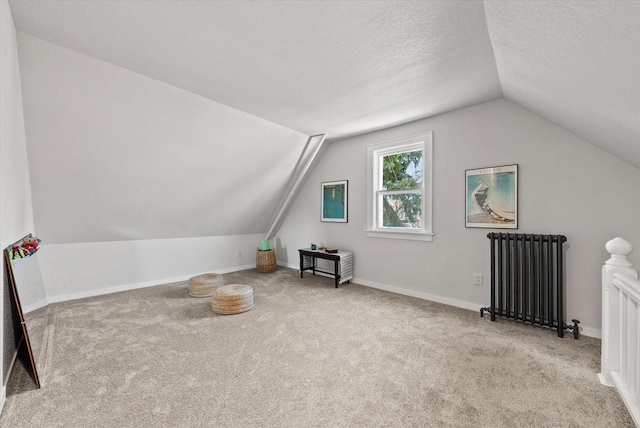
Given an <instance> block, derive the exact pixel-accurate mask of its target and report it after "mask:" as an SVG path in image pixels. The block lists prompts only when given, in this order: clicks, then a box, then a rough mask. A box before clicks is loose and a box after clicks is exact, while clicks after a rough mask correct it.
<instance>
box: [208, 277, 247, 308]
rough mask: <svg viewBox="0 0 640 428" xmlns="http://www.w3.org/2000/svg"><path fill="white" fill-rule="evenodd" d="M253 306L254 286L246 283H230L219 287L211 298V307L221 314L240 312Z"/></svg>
mask: <svg viewBox="0 0 640 428" xmlns="http://www.w3.org/2000/svg"><path fill="white" fill-rule="evenodd" d="M253 306H254V297H253V288H251V286H249V285H245V284H229V285H225V286H222V287H220V288H217V289H216V290H215V291H214V292H213V298H212V299H211V309H212V310H213V312H215V313H216V314H220V315H233V314H239V313H241V312H246V311H248V310H250V309H252V308H253Z"/></svg>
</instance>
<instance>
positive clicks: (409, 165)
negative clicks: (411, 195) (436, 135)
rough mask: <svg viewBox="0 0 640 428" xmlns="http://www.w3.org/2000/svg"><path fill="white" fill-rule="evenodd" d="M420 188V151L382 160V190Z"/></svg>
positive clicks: (390, 156) (384, 157) (399, 154)
mask: <svg viewBox="0 0 640 428" xmlns="http://www.w3.org/2000/svg"><path fill="white" fill-rule="evenodd" d="M421 186H422V150H415V151H412V152H404V153H396V154H393V155H387V156H383V158H382V189H383V190H397V189H417V188H420V187H421Z"/></svg>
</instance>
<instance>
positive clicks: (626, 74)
mask: <svg viewBox="0 0 640 428" xmlns="http://www.w3.org/2000/svg"><path fill="white" fill-rule="evenodd" d="M485 9H486V15H487V23H488V28H489V34H490V36H491V41H492V43H493V49H494V52H495V57H496V63H497V65H498V73H499V75H500V83H501V85H502V90H503V92H504V96H505V97H506V98H509V99H511V100H513V101H515V102H517V103H519V104H521V105H523V106H525V107H527V108H529V109H531V110H533V111H535V112H536V113H538V114H540V115H541V116H544V117H546V118H547V119H550V120H551V121H553V122H555V123H557V124H559V125H561V126H562V127H564V128H565V129H568V130H569V131H571V132H573V133H574V134H576V135H578V136H580V137H582V138H583V139H585V140H586V141H589V142H592V143H593V144H596V145H598V146H600V147H601V148H602V149H604V150H605V151H608V152H609V153H611V154H613V155H615V156H617V157H619V158H621V159H623V160H626V161H627V162H629V163H630V164H632V165H634V166H636V167H638V168H640V2H638V1H616V2H611V1H608V2H600V1H545V2H509V1H486V2H485Z"/></svg>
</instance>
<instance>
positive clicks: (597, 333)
mask: <svg viewBox="0 0 640 428" xmlns="http://www.w3.org/2000/svg"><path fill="white" fill-rule="evenodd" d="M278 265H279V266H284V267H288V268H291V269H295V270H298V271H299V270H300V266H299V265H297V264H291V263H284V262H278ZM316 275H322V276H328V277H330V278H332V276H331V275H323V274H322V273H316ZM351 282H354V283H356V284H360V285H364V286H367V287H371V288H377V289H379V290H384V291H390V292H392V293H396V294H402V295H404V296H411V297H416V298H418V299H423V300H429V301H431V302H436V303H442V304H445V305H449V306H455V307H457V308H462V309H469V310H471V311H477V312H478V313H479V312H480V308H482V307H486V306H487V305H480V304H477V303H472V302H467V301H464V300H458V299H452V298H450V297H443V296H438V295H435V294H430V293H425V292H423V291H416V290H411V289H408V288H402V287H397V286H394V285H388V284H383V283H381V282H375V281H369V280H367V279H364V278H353V280H352V281H351ZM580 334H581V335H584V336H589V337H595V338H597V339H601V338H602V330H601V329H599V328H594V327H590V326H587V325H582V324H581V325H580Z"/></svg>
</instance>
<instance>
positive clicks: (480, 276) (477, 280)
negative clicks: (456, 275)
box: [473, 273, 482, 285]
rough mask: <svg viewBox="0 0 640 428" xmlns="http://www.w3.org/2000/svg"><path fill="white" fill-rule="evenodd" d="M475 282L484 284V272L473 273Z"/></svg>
mask: <svg viewBox="0 0 640 428" xmlns="http://www.w3.org/2000/svg"><path fill="white" fill-rule="evenodd" d="M473 283H474V284H475V285H482V274H481V273H477V274H475V275H473Z"/></svg>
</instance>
